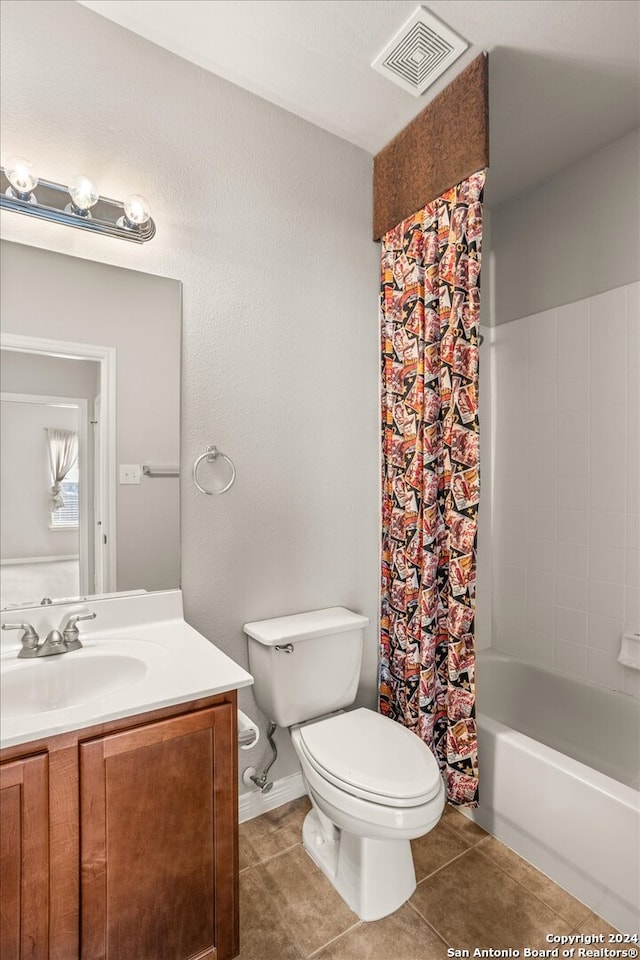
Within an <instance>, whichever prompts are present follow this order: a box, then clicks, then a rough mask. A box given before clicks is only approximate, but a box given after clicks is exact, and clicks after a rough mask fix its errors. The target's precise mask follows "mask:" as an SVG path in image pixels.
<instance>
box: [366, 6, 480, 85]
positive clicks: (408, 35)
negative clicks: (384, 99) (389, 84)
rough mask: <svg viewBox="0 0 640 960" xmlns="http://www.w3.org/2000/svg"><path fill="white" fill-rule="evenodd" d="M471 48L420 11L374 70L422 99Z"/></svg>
mask: <svg viewBox="0 0 640 960" xmlns="http://www.w3.org/2000/svg"><path fill="white" fill-rule="evenodd" d="M468 46H469V44H468V43H467V42H466V40H463V39H462V37H459V36H458V35H457V34H456V33H454V32H453V30H451V29H450V28H449V27H447V26H446V25H445V24H444V23H442V21H441V20H438V18H437V17H434V15H433V14H432V13H430V12H429V11H428V10H425V8H424V7H418V9H417V10H416V11H415V13H413V14H412V15H411V17H409V19H408V20H407V22H406V23H405V24H404V25H403V26H402V27H401V28H400V30H398V32H397V33H396V35H395V36H394V38H393V39H392V40H391V41H390V43H388V44H387V46H386V47H385V48H384V50H383V51H382V53H380V55H379V56H377V57H376V59H375V60H374V61H373V63H372V64H371V66H372V67H373V69H374V70H377V71H378V72H379V73H382V74H383V75H384V76H385V77H387V78H388V79H389V80H393V81H394V83H397V84H398V86H400V87H402V89H403V90H407V91H408V92H409V93H412V94H413V95H414V97H419V96H420V94H421V93H424V91H425V90H426V89H427V87H430V86H431V84H432V83H434V81H435V80H437V78H438V77H439V76H441V74H443V73H444V72H445V70H446V69H447V68H448V67H450V66H451V64H452V63H453V62H454V61H455V60H457V59H458V57H460V56H462V54H463V53H464V51H465V50H466V49H467V47H468Z"/></svg>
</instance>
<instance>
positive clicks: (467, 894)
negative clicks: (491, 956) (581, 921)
mask: <svg viewBox="0 0 640 960" xmlns="http://www.w3.org/2000/svg"><path fill="white" fill-rule="evenodd" d="M411 903H412V904H413V906H415V908H416V909H417V910H418V911H419V912H420V913H421V914H422V916H423V917H425V918H426V919H427V920H428V921H429V923H430V924H431V926H432V927H433V928H434V929H435V930H437V932H438V933H439V934H440V936H441V937H442V938H443V939H444V940H446V942H447V943H448V944H450V946H452V947H456V948H466V949H473V948H474V947H495V948H501V949H505V948H509V947H510V948H518V949H522V948H523V947H526V946H528V947H532V948H540V947H543V946H545V944H546V942H545V936H546V934H547V933H568V932H569V931H570V929H571V924H569V923H567V921H566V920H563V919H562V917H560V916H558V914H557V913H555V912H554V911H553V910H552V909H551V908H550V907H548V906H547V905H546V904H544V903H542V902H541V901H540V900H538V899H537V897H533V896H531V894H530V892H529V891H528V890H526V889H525V888H524V887H523V886H522V885H521V884H519V883H518V882H517V881H516V880H513V879H512V878H511V877H510V876H508V874H506V873H505V872H504V871H503V870H502V869H501V868H500V867H498V866H497V864H495V863H494V862H493V861H492V860H491V859H490V858H489V857H486V856H484V855H483V854H482V853H480V852H479V850H478V848H477V847H472V848H471V849H470V850H468V851H467V853H465V854H463V855H462V856H461V857H458V859H457V860H454V861H453V862H452V863H450V864H448V865H447V866H446V867H443V868H442V870H439V871H438V873H436V874H434V875H433V876H432V877H428V878H427V879H426V880H423V881H422V882H421V883H419V884H418V887H417V889H416V892H415V893H414V895H413V897H412V898H411ZM547 946H548V945H547Z"/></svg>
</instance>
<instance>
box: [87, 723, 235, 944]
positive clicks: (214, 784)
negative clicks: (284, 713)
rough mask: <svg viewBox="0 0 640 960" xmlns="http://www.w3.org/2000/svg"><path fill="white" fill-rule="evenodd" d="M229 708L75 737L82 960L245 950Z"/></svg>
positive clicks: (232, 729) (233, 750) (233, 756)
mask: <svg viewBox="0 0 640 960" xmlns="http://www.w3.org/2000/svg"><path fill="white" fill-rule="evenodd" d="M234 735H235V711H234V709H233V708H232V706H231V704H221V705H220V706H215V707H211V708H209V709H206V710H200V711H196V712H194V713H190V714H185V715H184V716H181V717H176V718H174V719H169V720H163V721H161V722H158V723H152V724H149V725H147V726H143V727H139V728H136V729H134V730H127V731H124V732H122V733H116V734H113V735H110V736H106V737H101V738H99V739H96V740H93V741H89V742H86V743H82V744H80V831H81V840H80V847H81V868H82V872H81V894H80V903H81V950H80V956H81V960H187V958H189V960H192V958H193V960H195V958H197V960H214V958H217V960H226V958H230V957H233V956H235V954H236V953H237V952H238V932H237V918H238V908H237V876H238V870H237V809H236V804H237V786H236V784H237V773H236V771H235V767H236V764H237V752H236V745H235V743H234Z"/></svg>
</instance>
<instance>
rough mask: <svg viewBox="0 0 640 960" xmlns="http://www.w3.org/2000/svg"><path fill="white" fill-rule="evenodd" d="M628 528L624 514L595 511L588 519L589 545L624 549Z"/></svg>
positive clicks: (627, 521)
mask: <svg viewBox="0 0 640 960" xmlns="http://www.w3.org/2000/svg"><path fill="white" fill-rule="evenodd" d="M628 527H629V520H628V517H627V515H626V514H625V513H621V512H615V513H614V512H613V511H605V510H595V511H593V513H592V514H591V516H590V518H589V543H592V544H593V545H594V546H597V547H624V546H625V544H626V538H627V529H628Z"/></svg>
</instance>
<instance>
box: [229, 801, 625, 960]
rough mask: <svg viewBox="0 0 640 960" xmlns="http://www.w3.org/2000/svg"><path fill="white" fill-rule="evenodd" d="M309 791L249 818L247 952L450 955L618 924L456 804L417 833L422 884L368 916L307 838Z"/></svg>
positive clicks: (283, 957) (344, 959)
mask: <svg viewBox="0 0 640 960" xmlns="http://www.w3.org/2000/svg"><path fill="white" fill-rule="evenodd" d="M308 809H309V802H308V800H307V798H306V797H303V798H300V799H299V800H293V801H292V802H291V803H287V804H285V805H284V806H282V807H278V809H276V810H272V811H271V812H270V813H266V814H264V815H263V816H261V817H258V818H256V819H255V820H249V821H248V822H246V823H243V824H241V826H240V911H241V913H240V956H239V960H302V958H306V957H313V958H314V960H315V958H318V960H446V957H447V948H448V947H454V948H457V949H470V950H471V956H473V948H474V947H481V948H482V947H494V948H497V949H504V948H512V949H516V948H517V949H520V950H522V948H523V947H525V946H526V947H531V948H537V949H545V948H546V949H549V948H550V944H548V943H547V942H546V941H545V935H546V934H547V933H555V934H567V933H574V932H579V933H608V932H613V928H612V927H610V926H609V924H607V923H605V922H604V921H603V920H601V919H600V918H599V917H596V915H595V914H593V913H591V911H590V910H589V909H588V907H585V906H584V904H582V903H580V902H579V901H578V900H576V899H575V898H574V897H572V896H571V895H570V894H569V893H567V892H566V891H565V890H563V889H562V888H561V887H559V886H558V885H557V884H555V883H553V882H552V881H551V880H549V879H548V878H547V877H545V876H544V875H543V874H542V873H540V872H539V871H538V870H536V869H534V867H532V866H531V865H530V864H528V863H526V861H524V860H522V859H521V858H520V857H519V856H517V854H515V853H513V851H512V850H509V848H508V847H505V846H504V844H502V843H500V842H499V841H498V840H496V839H495V838H494V837H491V836H490V835H489V834H487V833H485V832H484V831H483V830H481V829H480V827H478V826H476V824H474V823H472V822H471V821H470V820H468V819H467V818H466V817H464V816H463V815H462V814H461V813H459V812H458V811H457V810H455V809H454V808H452V807H446V808H445V814H444V816H443V818H442V820H441V821H440V823H439V824H438V826H437V827H436V828H435V829H434V830H432V831H431V833H429V834H427V836H425V837H421V838H420V839H419V840H416V841H414V842H413V844H412V845H413V854H414V862H415V867H416V878H417V880H418V886H417V888H416V891H415V893H414V894H413V896H412V897H411V899H410V900H409V902H408V903H406V904H405V905H404V906H403V907H402V908H401V909H400V910H398V911H397V912H396V913H394V914H393V915H392V916H390V917H385V918H384V919H383V920H378V921H375V922H374V923H362V922H361V921H359V920H358V918H357V917H356V916H355V914H353V913H352V912H351V910H349V908H348V907H347V905H346V904H345V903H344V901H343V900H342V899H341V898H340V897H339V896H338V894H337V893H336V892H335V890H334V889H333V887H332V886H331V884H330V883H329V882H328V881H327V880H326V878H325V877H324V876H323V875H322V873H321V872H320V871H319V870H318V868H317V867H316V866H315V864H313V863H312V861H311V860H310V858H309V857H308V856H307V854H306V853H305V851H304V850H303V848H302V845H301V843H300V836H301V830H302V821H303V819H304V817H305V815H306V813H307V810H308Z"/></svg>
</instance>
